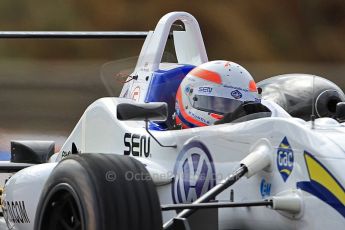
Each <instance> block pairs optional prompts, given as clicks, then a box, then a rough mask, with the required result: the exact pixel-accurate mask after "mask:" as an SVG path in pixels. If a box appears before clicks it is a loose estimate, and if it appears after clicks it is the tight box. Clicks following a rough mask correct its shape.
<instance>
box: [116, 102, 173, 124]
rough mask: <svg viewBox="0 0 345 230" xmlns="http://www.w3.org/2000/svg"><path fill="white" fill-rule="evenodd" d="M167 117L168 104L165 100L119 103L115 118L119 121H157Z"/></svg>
mask: <svg viewBox="0 0 345 230" xmlns="http://www.w3.org/2000/svg"><path fill="white" fill-rule="evenodd" d="M167 118H168V105H167V103H165V102H150V103H135V104H130V103H121V104H119V105H117V119H119V120H121V121H126V120H134V121H159V122H165V121H166V120H167Z"/></svg>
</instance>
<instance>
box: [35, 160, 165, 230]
mask: <svg viewBox="0 0 345 230" xmlns="http://www.w3.org/2000/svg"><path fill="white" fill-rule="evenodd" d="M161 228H162V215H161V210H160V203H159V199H158V195H157V191H156V188H155V186H154V184H153V182H152V180H151V177H150V175H149V173H148V172H147V170H146V168H145V167H144V165H143V164H141V163H140V162H139V161H137V160H135V159H134V158H131V157H127V156H121V155H115V154H80V155H74V156H71V157H68V158H66V159H64V160H62V161H61V162H60V163H59V164H58V165H57V166H56V168H55V169H54V170H53V172H52V173H51V175H50V177H49V179H48V181H47V183H46V184H45V187H44V189H43V192H42V196H41V198H40V202H39V204H38V207H37V215H36V219H35V229H37V230H46V229H49V230H72V229H73V230H110V229H131V230H132V229H133V230H135V229H143V230H146V229H147V230H151V229H152V230H154V229H161Z"/></svg>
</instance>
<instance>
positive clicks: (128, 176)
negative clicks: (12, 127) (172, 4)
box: [0, 12, 345, 230]
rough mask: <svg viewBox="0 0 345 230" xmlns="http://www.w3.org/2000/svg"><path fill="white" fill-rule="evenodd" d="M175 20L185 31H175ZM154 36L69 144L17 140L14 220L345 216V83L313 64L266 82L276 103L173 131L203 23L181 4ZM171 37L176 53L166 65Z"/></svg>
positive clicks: (130, 222) (245, 224)
mask: <svg viewBox="0 0 345 230" xmlns="http://www.w3.org/2000/svg"><path fill="white" fill-rule="evenodd" d="M176 21H180V22H182V24H183V29H182V30H178V31H177V30H175V31H172V30H171V27H172V25H173V23H175V22H176ZM7 35H8V34H7ZM41 35H42V34H41ZM60 35H61V34H60ZM145 36H146V40H145V42H144V45H143V48H142V50H141V53H140V56H139V59H138V62H137V65H136V67H135V70H134V72H133V73H132V74H131V75H130V76H128V78H127V81H126V83H125V84H124V86H123V89H122V92H121V94H120V96H119V97H108V98H101V99H99V100H97V101H95V102H94V103H92V104H91V105H90V106H89V107H88V108H87V109H86V111H85V112H84V114H83V115H82V117H81V118H80V120H79V122H78V123H77V125H76V126H75V128H74V129H73V131H72V133H71V134H70V136H69V137H68V139H67V140H66V142H65V144H64V145H63V147H62V149H61V151H59V152H58V153H53V150H52V149H53V143H52V142H39V141H37V142H29V141H27V142H22V141H19V142H13V143H12V158H11V162H5V163H2V164H1V165H0V169H1V171H2V172H4V171H6V170H12V171H11V172H13V171H18V170H19V169H22V168H24V169H22V170H20V171H18V172H16V173H15V174H14V175H13V176H11V177H10V179H8V180H7V181H6V184H5V187H4V193H3V196H2V209H3V215H4V218H5V221H6V223H7V226H8V228H9V229H18V230H33V229H35V230H46V229H49V230H54V229H59V230H61V229H66V230H67V229H75V230H85V229H89V230H93V229H97V230H105V229H162V228H163V229H324V228H332V229H340V228H343V226H345V219H344V217H345V207H344V204H345V191H344V184H345V177H344V175H345V173H344V172H343V171H342V169H343V167H344V166H343V165H345V143H344V138H345V127H344V124H343V123H342V122H343V120H344V117H345V112H344V111H345V107H344V106H345V104H344V101H345V95H344V93H343V92H342V91H341V89H340V88H339V87H338V86H336V85H335V84H333V83H332V82H330V81H328V80H326V79H323V78H321V77H316V76H311V75H305V74H288V75H281V76H276V77H273V78H269V79H267V80H264V81H262V82H260V83H259V84H258V86H259V87H260V88H261V89H262V104H263V105H264V107H265V108H266V109H265V110H262V111H260V110H259V111H255V112H254V113H253V112H251V113H249V112H248V113H244V114H242V116H241V117H238V118H235V119H233V120H231V121H229V122H227V123H224V124H219V125H214V126H205V127H197V128H191V129H182V130H172V129H169V127H170V125H171V123H172V122H173V121H172V115H173V113H174V109H175V95H176V91H177V88H178V86H179V84H180V82H181V81H182V79H183V78H184V76H186V74H187V73H188V72H189V71H190V70H192V69H193V68H194V67H195V66H197V65H200V64H202V63H205V62H207V61H208V58H207V54H206V51H205V46H204V43H203V39H202V36H201V32H200V29H199V25H198V23H197V21H196V20H195V18H194V17H193V16H191V15H190V14H188V13H185V12H172V13H169V14H167V15H165V16H164V17H163V18H162V19H161V20H160V21H159V23H158V24H157V27H156V28H155V30H154V31H150V32H149V33H147V34H145ZM169 36H172V38H173V41H174V45H175V51H176V56H177V60H178V62H177V63H161V59H162V55H163V50H164V47H165V44H166V41H167V39H168V37H169ZM243 109H244V111H246V109H245V108H243ZM32 164H35V165H32ZM28 166H29V167H28Z"/></svg>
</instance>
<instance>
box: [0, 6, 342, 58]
mask: <svg viewBox="0 0 345 230" xmlns="http://www.w3.org/2000/svg"><path fill="white" fill-rule="evenodd" d="M176 10H182V11H187V12H190V13H191V14H193V15H194V16H195V17H196V18H197V20H198V21H199V23H200V26H201V30H202V32H203V35H204V39H205V44H206V48H207V50H208V54H209V57H210V59H229V60H234V61H239V62H240V61H278V62H286V61H288V62H290V61H294V62H299V61H301V62H343V61H345V46H344V38H345V1H344V0H332V1H329V0H304V1H300V0H289V1H286V0H262V1H249V0H247V1H240V0H222V1H219V0H216V1H209V0H208V1H181V0H175V1H169V2H168V1H164V2H163V1H158V0H151V1H149V0H142V1H138V0H132V1H125V0H112V1H110V0H100V1H90V0H83V1H81V0H73V1H71V0H56V1H42V0H32V1H9V0H5V1H4V0H3V1H1V2H0V30H48V31H49V30H107V31H111V30H139V31H146V30H152V29H154V27H155V25H156V23H157V21H158V20H159V19H160V17H161V16H163V15H164V14H165V13H167V12H170V11H176ZM141 44H142V41H130V42H128V41H114V40H111V41H104V42H98V41H77V40H63V41H54V43H52V42H42V41H5V42H3V41H2V42H1V43H0V54H1V56H7V57H18V56H19V57H37V58H86V57H89V58H96V59H97V58H108V57H111V58H118V57H125V56H133V55H136V54H137V53H138V52H139V51H140V48H141Z"/></svg>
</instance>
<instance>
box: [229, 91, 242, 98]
mask: <svg viewBox="0 0 345 230" xmlns="http://www.w3.org/2000/svg"><path fill="white" fill-rule="evenodd" d="M231 96H232V97H233V98H235V99H240V98H241V97H242V93H241V92H240V91H238V90H237V89H236V90H234V91H232V92H231Z"/></svg>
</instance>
